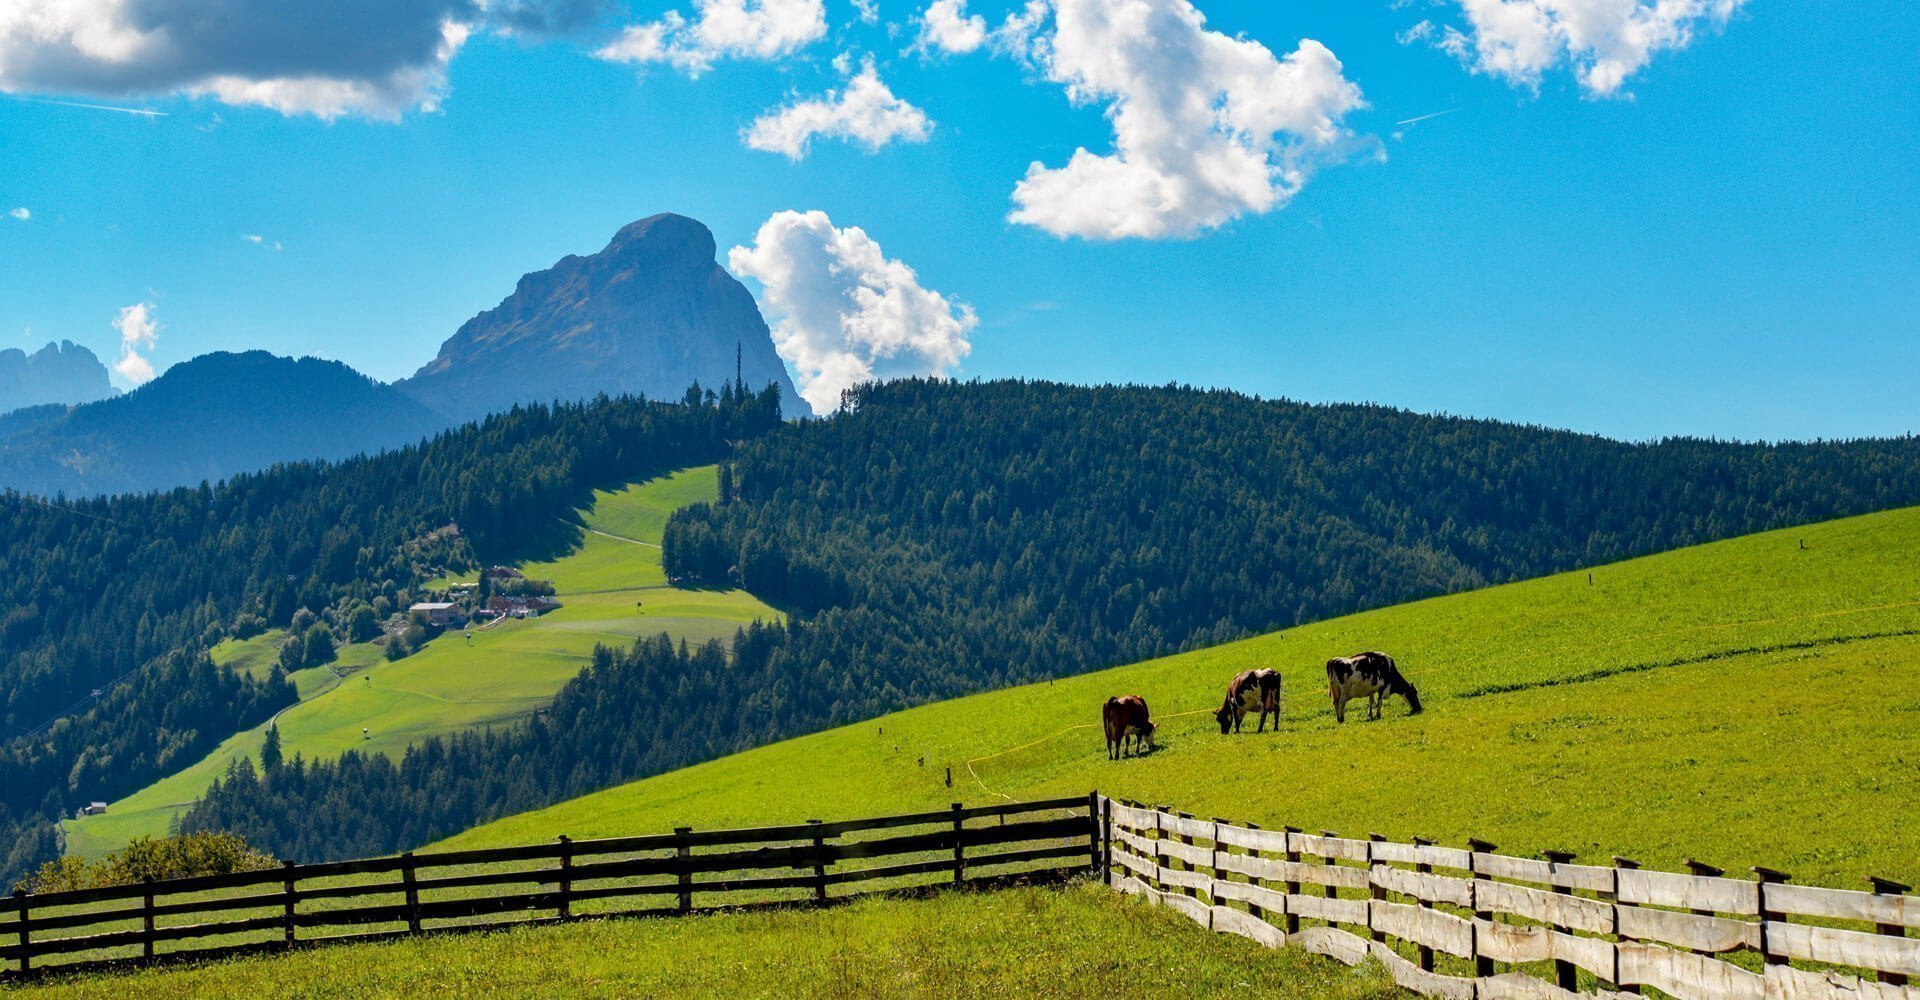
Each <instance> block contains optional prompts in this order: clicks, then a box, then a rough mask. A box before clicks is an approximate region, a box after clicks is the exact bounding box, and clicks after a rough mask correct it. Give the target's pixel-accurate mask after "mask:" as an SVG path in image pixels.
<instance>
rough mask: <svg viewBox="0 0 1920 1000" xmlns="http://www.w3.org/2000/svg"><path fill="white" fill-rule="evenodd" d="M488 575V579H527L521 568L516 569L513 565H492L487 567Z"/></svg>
mask: <svg viewBox="0 0 1920 1000" xmlns="http://www.w3.org/2000/svg"><path fill="white" fill-rule="evenodd" d="M486 577H487V579H489V580H523V579H526V578H525V577H524V576H522V575H521V573H520V571H519V570H517V569H514V568H513V567H512V566H492V567H489V568H488V569H487V572H486Z"/></svg>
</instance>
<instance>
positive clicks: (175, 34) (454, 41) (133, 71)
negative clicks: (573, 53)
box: [0, 0, 481, 120]
mask: <svg viewBox="0 0 1920 1000" xmlns="http://www.w3.org/2000/svg"><path fill="white" fill-rule="evenodd" d="M480 16H481V5H480V4H479V3H477V2H476V0H396V2H391V3H352V4H340V3H335V2H332V0H281V2H277V3H271V4H266V3H259V2H257V0H192V2H185V0H8V2H6V3H0V91H4V92H8V93H17V92H58V93H82V94H92V95H101V96H127V95H135V94H188V95H197V96H208V97H213V98H215V99H216V100H219V101H222V102H225V103H227V104H235V105H256V106H260V107H266V108H271V109H273V110H275V111H279V112H280V113H282V114H287V115H296V114H310V115H314V116H316V117H319V118H322V119H326V120H332V119H335V118H339V117H341V116H343V115H365V116H367V117H371V118H380V119H388V120H393V119H398V118H399V117H400V116H401V115H403V114H405V113H406V112H408V111H412V110H416V109H420V110H432V109H433V108H435V107H437V106H438V102H439V100H440V97H441V94H442V92H443V91H444V90H445V86H446V67H447V63H448V61H449V60H450V59H452V58H453V54H454V53H455V52H456V51H458V50H459V48H460V46H461V44H462V43H463V42H465V41H466V38H467V32H468V30H469V26H470V25H471V24H472V23H473V22H474V21H475V20H477V19H478V18H479V17H480Z"/></svg>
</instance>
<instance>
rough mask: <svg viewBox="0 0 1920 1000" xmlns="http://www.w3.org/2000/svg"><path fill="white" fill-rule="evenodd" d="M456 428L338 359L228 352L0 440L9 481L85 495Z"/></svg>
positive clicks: (360, 450) (169, 483) (164, 484)
mask: <svg viewBox="0 0 1920 1000" xmlns="http://www.w3.org/2000/svg"><path fill="white" fill-rule="evenodd" d="M446 423H447V421H446V420H445V419H444V418H442V417H441V416H440V415H439V414H436V413H434V412H432V411H430V410H428V409H427V408H426V407H423V406H421V405H420V404H418V403H416V402H414V401H413V400H412V399H409V398H408V397H407V396H405V395H403V394H402V393H400V392H398V391H396V390H395V389H393V388H392V387H390V386H385V385H381V384H380V383H378V382H375V381H373V380H372V379H369V378H367V377H366V376H364V375H361V374H359V373H358V372H355V371H354V370H353V369H351V368H348V367H347V366H346V365H343V364H340V363H339V362H337V361H322V360H320V359H318V358H301V359H299V360H297V361H296V360H294V359H292V358H281V357H275V356H274V355H271V354H267V353H266V352H264V351H248V352H246V353H244V354H229V353H224V352H220V353H214V354H207V355H202V356H201V357H198V358H194V359H193V360H191V361H188V362H185V363H182V364H178V365H175V366H173V367H172V368H170V369H168V370H167V372H166V373H165V374H163V375H161V376H160V377H159V378H156V379H154V380H153V381H152V382H149V383H147V384H146V385H144V386H142V387H140V388H139V389H137V390H135V391H133V392H131V393H128V394H127V395H125V396H120V397H117V398H114V399H109V400H103V401H101V402H97V403H90V404H88V405H85V406H78V407H74V408H73V409H71V410H69V411H67V412H66V413H65V414H61V415H58V416H54V417H52V418H51V419H46V420H40V421H37V422H34V423H31V424H28V425H26V426H25V427H23V428H21V429H19V430H17V431H16V432H15V433H13V434H11V435H9V436H8V437H6V438H4V439H0V486H6V487H11V488H13V489H17V490H21V491H23V492H27V493H36V494H42V495H51V494H54V493H65V494H67V495H69V496H82V495H97V494H110V493H130V492H141V491H146V490H155V489H167V488H171V487H174V486H183V485H190V484H194V483H199V482H202V481H206V482H218V481H220V480H222V479H225V478H228V477H230V476H233V475H235V474H237V473H241V472H252V471H255V470H258V469H263V468H266V467H268V466H270V465H273V464H275V463H277V462H287V461H295V460H304V459H326V460H332V459H341V458H347V457H350V456H353V455H358V454H370V453H373V452H376V451H380V450H382V449H386V448H393V447H398V446H400V445H405V444H412V443H414V442H417V441H419V440H421V439H422V438H425V437H427V436H429V435H431V434H433V433H434V432H436V431H438V430H440V429H441V428H442V427H443V426H445V424H446Z"/></svg>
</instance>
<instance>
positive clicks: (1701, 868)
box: [1685, 858, 1727, 955]
mask: <svg viewBox="0 0 1920 1000" xmlns="http://www.w3.org/2000/svg"><path fill="white" fill-rule="evenodd" d="M1685 864H1686V866H1687V874H1689V875H1693V876H1696V877H1699V878H1723V877H1725V876H1726V874H1727V871H1726V869H1724V868H1715V867H1714V866H1712V865H1710V864H1707V863H1706V862H1704V861H1695V860H1694V859H1692V858H1688V859H1687V860H1686V862H1685ZM1687 912H1688V913H1691V914H1693V915H1694V916H1696V917H1711V916H1713V911H1712V910H1701V909H1690V910H1688V911H1687ZM1689 950H1691V951H1692V952H1693V953H1694V954H1696V955H1710V954H1712V952H1708V951H1702V950H1701V949H1699V948H1693V949H1689Z"/></svg>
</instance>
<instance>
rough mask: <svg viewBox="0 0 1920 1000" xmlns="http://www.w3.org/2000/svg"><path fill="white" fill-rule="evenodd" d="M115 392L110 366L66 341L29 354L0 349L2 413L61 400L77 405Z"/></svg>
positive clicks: (0, 408)
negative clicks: (109, 371) (109, 375)
mask: <svg viewBox="0 0 1920 1000" xmlns="http://www.w3.org/2000/svg"><path fill="white" fill-rule="evenodd" d="M113 394H114V390H113V386H112V384H111V383H109V382H108V381H107V366H106V365H103V364H101V363H100V359H99V358H97V357H95V356H94V353H93V352H92V351H89V350H87V349H86V348H84V347H81V346H80V345H79V344H76V343H73V342H72V341H68V340H63V341H60V342H59V343H57V344H55V343H49V344H47V346H45V347H43V348H41V349H39V350H37V351H35V352H33V353H32V354H28V353H27V352H25V351H22V350H20V349H19V348H17V347H9V348H7V349H6V350H4V351H0V413H5V412H7V411H9V410H18V409H22V408H24V407H28V406H45V405H47V404H49V403H58V404H60V405H62V406H76V405H78V404H81V403H91V402H94V401H95V400H100V399H107V398H109V397H111V396H112V395H113Z"/></svg>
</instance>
